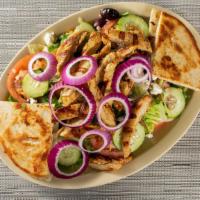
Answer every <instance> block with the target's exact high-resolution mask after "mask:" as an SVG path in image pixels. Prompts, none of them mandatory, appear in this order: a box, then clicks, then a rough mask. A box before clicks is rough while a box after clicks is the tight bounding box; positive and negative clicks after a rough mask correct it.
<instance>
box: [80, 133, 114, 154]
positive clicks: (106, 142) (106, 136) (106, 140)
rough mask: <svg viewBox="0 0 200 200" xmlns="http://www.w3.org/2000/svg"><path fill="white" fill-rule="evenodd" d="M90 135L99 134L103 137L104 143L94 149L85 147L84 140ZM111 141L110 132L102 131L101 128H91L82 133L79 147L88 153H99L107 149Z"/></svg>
mask: <svg viewBox="0 0 200 200" xmlns="http://www.w3.org/2000/svg"><path fill="white" fill-rule="evenodd" d="M90 135H97V136H100V137H101V138H102V139H103V145H102V146H101V147H100V148H99V149H97V150H94V151H90V150H87V149H85V148H84V146H83V142H84V140H85V138H86V137H88V136H90ZM110 141H111V135H110V133H108V132H105V131H101V130H91V131H87V132H86V133H84V134H83V135H81V137H80V139H79V147H80V148H81V149H82V150H83V151H86V152H88V153H97V152H100V151H102V150H103V149H105V148H106V147H107V146H108V145H109V144H110Z"/></svg>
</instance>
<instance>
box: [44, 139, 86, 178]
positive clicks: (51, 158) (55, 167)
mask: <svg viewBox="0 0 200 200" xmlns="http://www.w3.org/2000/svg"><path fill="white" fill-rule="evenodd" d="M70 148H71V152H72V151H75V152H76V151H80V159H79V158H78V159H79V162H80V161H81V163H80V164H79V165H78V168H77V167H76V169H75V171H72V172H71V171H70V172H66V171H63V170H61V169H60V164H59V157H60V156H61V153H62V152H63V151H67V150H70ZM65 156H66V157H64V158H63V160H64V159H66V160H68V162H69V159H70V162H72V163H73V159H75V161H76V159H77V158H69V156H70V153H68V154H67V155H65ZM71 156H74V155H73V153H71ZM64 161H65V160H64ZM64 161H63V162H64ZM88 163H89V156H88V153H87V152H84V151H82V150H81V149H80V148H79V146H78V143H77V142H74V141H70V140H63V141H61V142H58V143H57V144H56V145H55V146H54V147H53V148H52V149H51V151H50V152H49V155H48V167H49V170H50V172H51V173H52V174H53V175H54V176H55V177H57V178H63V179H69V178H74V177H76V176H79V175H80V174H82V173H83V172H84V171H85V170H86V169H87V167H88ZM75 164H76V163H74V165H75ZM69 165H70V163H69ZM62 167H64V168H65V167H69V166H64V165H62Z"/></svg>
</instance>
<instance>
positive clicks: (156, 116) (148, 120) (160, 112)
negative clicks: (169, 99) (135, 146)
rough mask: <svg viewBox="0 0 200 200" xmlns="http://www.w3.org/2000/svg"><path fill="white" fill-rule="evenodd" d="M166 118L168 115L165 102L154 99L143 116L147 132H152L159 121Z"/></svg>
mask: <svg viewBox="0 0 200 200" xmlns="http://www.w3.org/2000/svg"><path fill="white" fill-rule="evenodd" d="M166 120H167V115H166V112H165V107H164V104H163V102H162V101H158V100H154V102H153V103H152V105H151V106H150V108H149V110H148V111H147V112H146V113H145V115H144V117H143V121H144V123H145V126H146V129H147V132H148V133H152V132H153V131H154V129H155V126H156V125H157V124H158V123H160V122H162V121H166Z"/></svg>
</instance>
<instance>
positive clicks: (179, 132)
mask: <svg viewBox="0 0 200 200" xmlns="http://www.w3.org/2000/svg"><path fill="white" fill-rule="evenodd" d="M103 7H112V8H115V9H117V10H118V11H120V12H121V13H123V12H127V11H129V12H130V13H135V14H138V15H142V16H146V17H149V16H150V11H151V9H152V8H153V7H156V8H158V9H160V10H165V11H166V12H168V13H170V14H171V15H174V16H176V17H177V18H179V19H180V20H181V21H182V22H183V23H184V24H185V25H186V26H187V27H188V28H189V30H190V31H191V32H192V34H193V35H194V37H195V39H196V41H197V43H198V46H199V44H200V36H199V34H198V33H197V31H196V30H195V29H194V28H193V27H192V26H191V25H190V24H189V23H188V22H187V21H186V20H184V19H183V18H182V17H180V16H178V15H176V14H175V13H173V12H171V11H169V10H166V9H164V8H161V7H158V6H154V5H150V4H146V3H139V2H137V3H136V2H132V3H128V2H126V3H125V2H121V3H111V4H105V5H99V6H95V7H92V8H89V9H84V10H82V11H79V12H76V13H75V14H72V15H70V16H68V17H65V18H64V19H61V20H59V21H58V22H56V23H55V24H53V25H51V26H49V27H48V28H46V29H45V30H43V31H42V32H40V33H39V34H38V35H36V36H35V37H34V38H33V39H32V40H31V41H29V42H28V43H37V42H40V41H42V37H43V35H44V33H45V32H46V31H54V32H55V33H62V32H64V31H66V30H68V29H71V28H73V27H75V26H76V25H77V19H78V17H82V18H83V19H85V20H86V21H87V20H88V21H91V20H94V19H95V18H97V17H98V15H99V10H100V9H101V8H103ZM28 43H27V44H28ZM27 44H26V45H25V46H24V47H23V48H22V49H21V50H20V51H19V52H18V53H17V55H16V56H15V57H14V58H13V60H12V61H11V62H10V63H9V65H8V67H7V68H6V69H5V71H4V73H3V74H2V76H1V79H0V91H1V93H0V99H1V100H4V99H5V98H6V95H7V89H6V78H7V74H8V70H9V69H10V68H11V67H12V66H13V65H14V63H16V61H18V60H19V59H20V58H21V57H23V56H24V55H25V54H27V53H28V49H27ZM199 99H200V93H198V92H194V94H193V96H192V99H191V100H190V102H189V103H188V105H187V107H186V109H185V111H184V113H183V114H182V115H181V117H180V118H179V119H178V120H176V122H174V123H173V124H172V125H171V127H168V128H166V129H165V130H164V131H163V133H159V134H160V137H159V136H158V137H157V138H156V139H155V144H154V145H153V146H150V147H148V148H146V149H145V150H143V151H142V152H140V153H139V154H138V155H137V156H136V157H135V158H134V159H133V161H131V162H130V163H128V164H127V165H125V166H124V167H123V168H122V169H120V170H119V171H116V172H97V171H89V172H88V173H85V174H83V175H81V176H79V177H77V178H74V179H71V180H62V179H56V178H53V179H52V181H50V182H46V181H43V180H38V179H35V178H32V177H31V176H28V175H27V174H26V173H24V172H23V171H22V170H20V169H19V168H17V167H16V166H15V165H14V164H13V163H12V162H11V161H10V160H9V159H8V157H7V156H6V154H5V153H3V152H2V151H0V157H1V159H2V161H3V162H4V163H5V165H7V166H8V167H9V168H10V169H11V170H12V171H14V172H15V173H16V174H18V175H20V176H21V177H23V178H25V179H27V180H29V181H31V182H34V183H37V184H39V185H43V186H47V187H52V188H63V189H79V188H89V187H94V186H100V185H104V184H107V183H111V182H114V181H117V180H120V179H121V178H124V177H126V176H130V175H133V174H135V173H136V172H138V171H140V170H142V169H143V168H144V167H147V166H148V165H150V164H151V163H152V162H154V161H155V160H157V159H158V158H160V157H161V156H162V155H163V154H164V153H166V152H167V151H168V150H169V149H170V148H171V147H172V146H173V145H174V144H175V143H176V142H177V141H178V140H179V139H180V138H181V137H182V136H183V135H184V133H186V132H187V130H188V128H189V127H190V126H191V125H192V123H193V122H194V120H195V118H196V116H197V114H198V112H199V108H200V101H199Z"/></svg>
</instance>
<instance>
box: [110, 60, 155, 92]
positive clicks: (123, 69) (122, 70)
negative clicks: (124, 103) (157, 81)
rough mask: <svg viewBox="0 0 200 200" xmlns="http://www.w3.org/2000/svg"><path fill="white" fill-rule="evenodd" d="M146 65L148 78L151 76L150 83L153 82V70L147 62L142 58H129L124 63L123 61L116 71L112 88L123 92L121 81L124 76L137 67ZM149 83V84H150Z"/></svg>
mask: <svg viewBox="0 0 200 200" xmlns="http://www.w3.org/2000/svg"><path fill="white" fill-rule="evenodd" d="M138 66H139V67H144V68H145V69H146V70H147V73H148V78H149V85H150V82H151V72H150V70H149V68H148V67H147V65H146V63H145V62H143V61H142V60H140V59H133V60H128V61H126V62H124V63H122V64H121V65H120V66H119V67H118V68H117V69H116V71H115V73H114V76H113V79H112V89H113V91H115V92H121V91H120V81H121V79H122V77H123V76H124V75H125V74H126V73H127V72H130V71H131V70H133V69H134V68H135V67H138ZM149 85H148V86H149Z"/></svg>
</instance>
